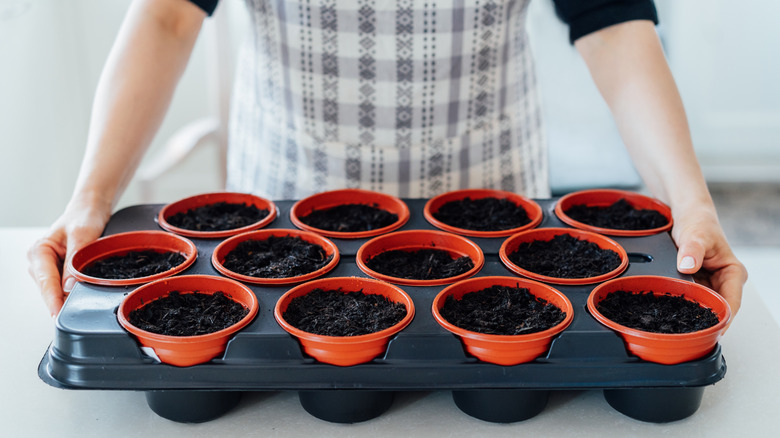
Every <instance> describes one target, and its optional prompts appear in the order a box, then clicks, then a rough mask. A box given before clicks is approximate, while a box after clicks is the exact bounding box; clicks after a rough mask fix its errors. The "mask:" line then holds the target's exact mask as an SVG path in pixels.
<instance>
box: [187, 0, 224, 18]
mask: <svg viewBox="0 0 780 438" xmlns="http://www.w3.org/2000/svg"><path fill="white" fill-rule="evenodd" d="M190 2H191V3H192V4H194V5H195V6H197V7H199V8H200V9H202V10H203V12H205V13H206V14H207V15H208V16H209V17H210V16H211V15H212V14H214V10H215V9H217V3H219V0H190Z"/></svg>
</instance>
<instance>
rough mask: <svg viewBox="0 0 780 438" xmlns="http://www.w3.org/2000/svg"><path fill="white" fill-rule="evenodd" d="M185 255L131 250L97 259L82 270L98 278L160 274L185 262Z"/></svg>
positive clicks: (138, 276) (113, 278)
mask: <svg viewBox="0 0 780 438" xmlns="http://www.w3.org/2000/svg"><path fill="white" fill-rule="evenodd" d="M184 260H186V259H185V257H184V256H183V255H181V254H179V253H177V252H170V251H169V252H157V251H152V250H145V251H130V252H128V253H127V254H124V255H119V256H112V257H106V258H104V259H100V260H96V261H94V262H92V263H90V264H89V265H87V266H86V267H85V268H84V269H82V270H81V272H82V273H84V274H85V275H89V276H90V277H96V278H106V279H110V280H119V279H125V278H140V277H147V276H149V275H155V274H159V273H160V272H165V271H167V270H169V269H173V268H174V267H176V266H179V265H180V264H182V263H184Z"/></svg>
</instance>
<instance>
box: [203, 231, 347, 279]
mask: <svg viewBox="0 0 780 438" xmlns="http://www.w3.org/2000/svg"><path fill="white" fill-rule="evenodd" d="M271 236H274V237H287V236H290V237H300V238H301V239H303V240H304V241H306V242H309V243H313V244H316V245H319V246H321V247H322V248H323V249H324V250H325V254H326V255H328V256H331V255H332V256H333V258H332V259H331V260H330V262H328V264H326V265H325V266H323V267H322V268H320V269H318V270H316V271H313V272H310V273H308V274H304V275H298V276H296V277H284V278H261V277H252V276H249V275H243V274H239V273H238V272H233V271H231V270H229V269H227V268H225V266H224V265H223V263H224V262H225V257H227V255H228V254H229V253H230V252H231V251H233V250H234V249H235V248H236V246H238V244H239V243H241V242H243V241H245V240H267V239H269V238H270V237H271ZM338 263H339V249H338V248H337V247H336V245H335V244H334V243H333V242H331V241H330V240H328V239H326V238H324V237H322V236H320V235H318V234H315V233H310V232H308V231H301V230H295V229H286V228H274V229H267V230H257V231H250V232H248V233H243V234H239V235H237V236H233V237H231V238H229V239H226V240H225V241H224V242H222V243H220V244H219V245H217V247H216V248H214V252H213V253H212V254H211V264H212V265H214V268H215V269H216V270H217V271H219V272H221V273H222V274H223V275H226V276H228V277H230V278H234V279H236V280H239V281H243V282H245V283H252V284H266V285H279V284H293V283H300V282H303V281H308V280H311V279H313V278H317V277H319V276H321V275H325V274H327V273H328V272H330V271H331V270H332V269H333V268H335V267H336V265H337V264H338Z"/></svg>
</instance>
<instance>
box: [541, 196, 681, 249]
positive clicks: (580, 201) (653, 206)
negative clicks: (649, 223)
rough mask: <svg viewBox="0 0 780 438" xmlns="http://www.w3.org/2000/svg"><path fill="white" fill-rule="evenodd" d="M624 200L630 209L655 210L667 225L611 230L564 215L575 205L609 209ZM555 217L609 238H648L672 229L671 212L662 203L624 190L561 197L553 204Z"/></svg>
mask: <svg viewBox="0 0 780 438" xmlns="http://www.w3.org/2000/svg"><path fill="white" fill-rule="evenodd" d="M621 199H625V200H626V202H628V203H629V204H630V205H631V206H632V207H634V208H637V209H645V210H655V211H657V212H659V213H661V214H662V215H663V216H664V217H665V218H666V219H667V220H668V221H669V223H668V224H666V225H664V226H663V227H658V228H652V229H648V230H616V229H612V228H601V227H596V226H593V225H588V224H584V223H582V222H579V221H576V220H574V219H572V218H571V217H569V216H567V215H566V210H568V209H569V208H571V207H573V206H575V205H586V206H588V207H609V206H610V205H612V204H614V203H615V202H617V201H619V200H621ZM555 215H556V216H558V218H559V219H560V220H562V221H563V222H564V223H566V224H568V225H571V226H572V227H574V228H579V229H581V230H587V231H593V232H594V233H600V234H608V235H610V236H623V237H633V236H650V235H652V234H658V233H662V232H665V231H669V230H671V229H672V210H671V209H670V208H669V207H668V206H667V205H666V204H664V203H663V202H661V201H659V200H657V199H654V198H651V197H648V196H644V195H640V194H639V193H634V192H627V191H625V190H612V189H594V190H582V191H579V192H574V193H569V194H568V195H565V196H563V197H562V198H561V199H559V200H558V202H557V203H556V204H555Z"/></svg>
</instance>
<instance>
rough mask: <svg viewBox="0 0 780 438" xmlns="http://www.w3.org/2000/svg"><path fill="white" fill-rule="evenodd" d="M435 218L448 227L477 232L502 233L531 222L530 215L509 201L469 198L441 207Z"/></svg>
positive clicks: (434, 215)
mask: <svg viewBox="0 0 780 438" xmlns="http://www.w3.org/2000/svg"><path fill="white" fill-rule="evenodd" d="M433 217H434V218H435V219H437V220H439V221H441V222H443V223H445V224H447V225H450V226H453V227H457V228H462V229H466V230H475V231H501V230H509V229H512V228H519V227H522V226H523V225H526V224H528V223H529V222H531V219H530V218H529V217H528V213H527V212H526V211H525V209H524V208H523V207H521V206H519V205H516V204H514V203H513V202H512V201H510V200H508V199H498V198H491V197H488V198H481V199H471V198H469V197H466V198H463V199H460V200H457V201H450V202H447V203H445V204H444V205H442V206H441V207H439V210H438V211H437V212H436V213H433Z"/></svg>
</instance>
